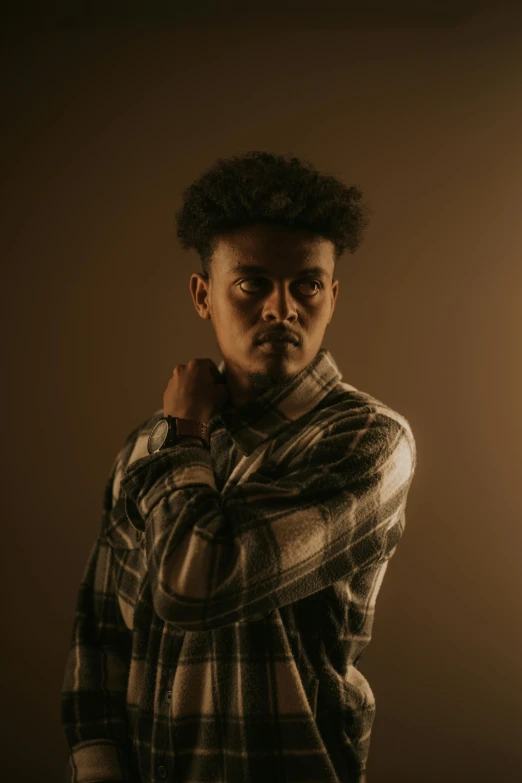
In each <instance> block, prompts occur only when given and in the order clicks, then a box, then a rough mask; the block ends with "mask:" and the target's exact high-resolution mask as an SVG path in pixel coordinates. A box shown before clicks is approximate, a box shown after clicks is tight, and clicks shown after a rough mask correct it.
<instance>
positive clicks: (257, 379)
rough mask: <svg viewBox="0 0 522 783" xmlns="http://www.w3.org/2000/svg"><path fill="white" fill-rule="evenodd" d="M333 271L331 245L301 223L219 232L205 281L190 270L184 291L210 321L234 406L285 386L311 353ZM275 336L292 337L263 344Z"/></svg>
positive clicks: (327, 316) (319, 336) (324, 318)
mask: <svg viewBox="0 0 522 783" xmlns="http://www.w3.org/2000/svg"><path fill="white" fill-rule="evenodd" d="M254 266H255V267H264V268H263V269H261V268H256V269H251V268H249V267H254ZM239 267H242V268H239ZM333 271H334V245H333V243H332V242H331V241H330V240H327V239H322V238H318V237H317V236H315V235H313V234H310V233H309V232H307V231H304V230H302V229H288V228H285V227H279V226H277V227H276V226H272V225H270V226H268V225H262V224H255V225H250V226H247V227H242V228H239V229H235V230H234V231H230V232H227V233H226V234H222V235H221V236H220V239H219V241H218V243H217V245H216V249H215V252H214V254H213V256H212V268H211V277H210V279H209V280H207V279H206V278H205V277H204V276H203V275H202V274H200V273H195V274H193V275H192V277H191V279H190V290H191V294H192V298H193V301H194V305H195V307H196V310H197V311H198V313H199V315H200V316H201V317H202V318H206V319H210V320H211V321H212V324H213V327H214V332H215V336H216V341H217V343H218V347H219V349H220V351H221V354H222V356H223V360H224V362H225V374H226V377H227V384H228V388H229V392H230V396H231V401H232V403H233V405H236V406H237V405H242V404H243V403H245V402H247V401H248V400H249V399H251V398H252V397H255V396H257V395H259V394H262V393H263V392H264V391H266V390H268V389H273V388H282V387H284V386H285V385H286V383H287V382H288V380H289V379H291V378H292V377H293V376H295V375H297V373H299V372H300V371H301V370H302V369H304V368H305V367H307V366H308V365H309V364H310V362H311V361H312V360H313V359H314V358H315V356H316V355H317V352H318V351H319V349H320V348H321V344H322V341H323V336H324V332H325V330H326V327H327V325H328V324H329V323H330V320H331V318H332V315H333V311H334V307H335V300H336V297H337V291H338V286H339V282H338V281H337V280H335V281H333V279H332V277H333ZM303 273H305V274H303ZM274 334H275V335H283V336H286V337H287V338H288V339H289V340H290V342H276V343H274V342H263V341H264V340H265V338H266V337H268V336H269V335H274Z"/></svg>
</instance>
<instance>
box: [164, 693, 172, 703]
mask: <svg viewBox="0 0 522 783" xmlns="http://www.w3.org/2000/svg"><path fill="white" fill-rule="evenodd" d="M171 699H172V691H167V693H166V694H165V701H170V700H171Z"/></svg>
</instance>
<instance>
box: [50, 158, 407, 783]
mask: <svg viewBox="0 0 522 783" xmlns="http://www.w3.org/2000/svg"><path fill="white" fill-rule="evenodd" d="M360 196H361V193H360V191H359V190H358V189H357V188H354V187H351V188H349V187H347V186H346V185H344V184H343V183H342V182H340V181H338V180H336V179H334V178H332V177H327V176H326V175H318V174H317V172H315V170H314V169H313V167H312V166H311V164H309V165H308V166H307V165H305V164H304V163H302V162H301V161H298V160H297V159H296V158H292V159H288V158H285V157H283V156H273V155H270V154H268V153H264V152H252V153H247V154H246V155H245V156H243V157H236V158H231V159H229V160H220V161H218V163H217V164H216V166H215V167H214V168H213V169H211V170H210V171H209V172H207V173H206V174H205V175H203V176H202V177H201V178H200V180H199V181H198V182H197V183H194V184H193V185H192V186H191V188H189V189H188V190H187V191H186V192H185V201H184V205H183V208H182V209H181V210H180V212H179V213H178V216H177V217H178V237H179V238H180V240H181V243H182V246H183V247H185V248H189V247H192V248H195V249H196V250H197V252H198V253H199V255H200V258H201V260H202V265H203V273H202V274H201V273H195V274H193V275H192V277H191V279H190V291H191V295H192V299H193V302H194V306H195V308H196V311H197V313H198V314H199V315H200V316H201V317H202V318H204V319H207V320H210V321H211V323H212V326H213V330H214V334H215V337H216V341H217V344H218V347H219V350H220V352H221V354H222V356H223V361H222V362H221V363H220V365H219V367H216V365H215V364H214V362H213V361H212V360H210V359H201V358H200V359H192V360H190V361H189V362H188V364H186V365H184V364H178V365H176V366H175V367H174V370H173V374H172V377H171V378H170V380H169V381H168V383H167V386H166V388H165V390H164V394H163V408H162V409H160V410H158V411H155V413H154V414H153V415H152V416H149V417H148V418H147V420H146V421H145V422H143V423H142V424H141V425H140V426H139V427H137V428H136V429H135V430H133V431H132V432H131V433H130V434H129V436H128V438H127V439H126V442H125V444H124V445H123V447H122V449H121V451H120V452H119V454H118V455H117V457H116V459H115V461H114V464H113V466H112V470H111V473H110V476H109V479H108V482H107V485H106V489H105V501H104V510H103V518H102V524H101V529H100V533H99V536H98V538H97V541H96V543H95V545H94V547H93V549H92V551H91V554H90V557H89V560H88V563H87V566H86V569H85V573H84V576H83V579H82V583H81V587H80V593H79V596H78V606H77V613H76V619H75V625H74V631H73V640H72V647H71V651H70V654H69V658H68V661H67V666H66V670H65V676H64V683H63V691H62V705H63V706H62V718H63V725H64V730H65V733H66V736H67V740H68V744H69V748H70V754H69V767H68V773H67V775H68V776H67V780H69V781H72V783H94V782H95V781H99V782H100V783H101V781H104V782H105V781H121V780H124V781H126V782H130V783H141V782H142V781H155V780H170V781H176V782H177V783H189V781H196V780H198V781H209V782H210V781H211V782H212V783H218V782H220V783H258V782H259V783H266V781H276V780H277V781H281V782H282V783H283V782H284V783H298V781H299V782H301V783H303V782H304V781H310V783H312V781H316V783H319V781H320V782H321V783H326V782H327V781H328V783H364V781H365V769H366V764H367V759H368V750H369V743H370V733H371V728H372V723H373V719H374V714H375V699H374V695H373V692H372V689H371V687H370V685H369V683H368V681H367V680H366V678H365V677H364V676H363V674H362V673H361V672H360V671H359V670H358V669H357V666H356V664H357V661H358V659H359V657H360V656H361V654H362V652H363V650H364V649H365V647H366V646H367V644H368V642H369V641H370V638H371V629H372V623H373V616H374V610H375V600H376V597H377V593H378V591H379V589H380V586H381V583H382V579H383V577H384V573H385V571H386V568H387V565H388V562H389V560H390V558H391V556H392V555H393V553H394V551H395V549H396V546H397V543H398V541H399V539H400V537H401V535H402V533H403V530H404V525H405V507H406V499H407V494H408V490H409V487H410V484H411V481H412V478H413V474H414V471H415V465H416V447H415V441H414V437H413V434H412V431H411V428H410V425H409V423H408V421H407V420H406V419H405V418H404V417H403V416H402V415H400V414H399V413H397V412H395V411H393V410H392V409H390V408H389V407H387V406H386V405H385V404H384V403H382V402H380V401H379V400H377V399H375V398H374V397H372V396H370V395H369V394H367V393H365V392H362V391H359V390H357V389H356V388H355V387H354V386H351V385H350V384H348V383H346V382H342V380H341V379H342V376H341V373H340V372H339V369H338V367H337V365H336V363H335V361H334V359H333V357H332V355H331V354H330V352H329V351H328V350H327V349H326V348H324V347H322V341H323V337H324V333H325V330H326V327H327V325H328V324H329V323H330V321H331V319H332V316H333V312H334V308H335V304H336V301H337V297H338V290H339V283H338V280H336V279H335V264H336V262H337V260H338V259H339V257H340V255H341V254H342V252H343V250H344V249H345V248H347V247H349V248H350V249H351V250H352V252H353V251H354V250H355V248H356V247H357V245H358V243H359V241H360V233H361V229H362V227H363V226H364V225H365V221H366V213H365V210H364V208H363V207H361V206H360V204H359V201H360Z"/></svg>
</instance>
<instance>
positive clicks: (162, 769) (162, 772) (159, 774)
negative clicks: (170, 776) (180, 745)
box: [158, 767, 167, 778]
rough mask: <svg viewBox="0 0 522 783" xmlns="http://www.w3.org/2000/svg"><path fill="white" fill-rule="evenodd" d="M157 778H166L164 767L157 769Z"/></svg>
mask: <svg viewBox="0 0 522 783" xmlns="http://www.w3.org/2000/svg"><path fill="white" fill-rule="evenodd" d="M158 777H159V778H166V777H167V770H166V769H165V767H158Z"/></svg>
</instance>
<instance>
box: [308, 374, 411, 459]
mask: <svg viewBox="0 0 522 783" xmlns="http://www.w3.org/2000/svg"><path fill="white" fill-rule="evenodd" d="M328 397H329V399H328V400H327V401H326V400H325V402H327V404H326V405H325V406H324V407H323V408H322V411H321V414H322V415H323V416H324V419H325V423H328V422H330V423H331V425H332V427H333V428H334V429H335V430H337V431H338V432H339V433H340V432H345V433H346V434H347V436H348V435H349V434H350V431H351V430H352V429H354V430H357V431H360V430H361V429H363V430H368V431H372V430H373V431H374V432H375V433H376V434H377V432H379V433H380V434H381V435H382V437H383V438H384V439H386V440H395V439H396V437H397V435H398V434H399V433H400V434H402V435H404V437H405V438H406V440H407V441H408V442H409V444H410V447H411V449H412V451H413V452H414V453H415V452H416V444H415V437H414V434H413V430H412V427H411V424H410V422H409V420H408V419H407V418H406V416H405V415H404V414H402V413H400V412H399V411H397V410H395V409H394V408H392V407H391V406H390V405H388V404H387V403H385V402H383V401H382V400H380V399H378V398H377V397H374V396H373V395H372V394H370V393H368V392H364V391H361V390H359V389H356V388H355V387H354V386H351V385H350V384H348V383H343V382H342V381H341V382H339V383H337V384H336V386H335V389H333V390H332V392H331V393H330V394H329V395H328Z"/></svg>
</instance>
